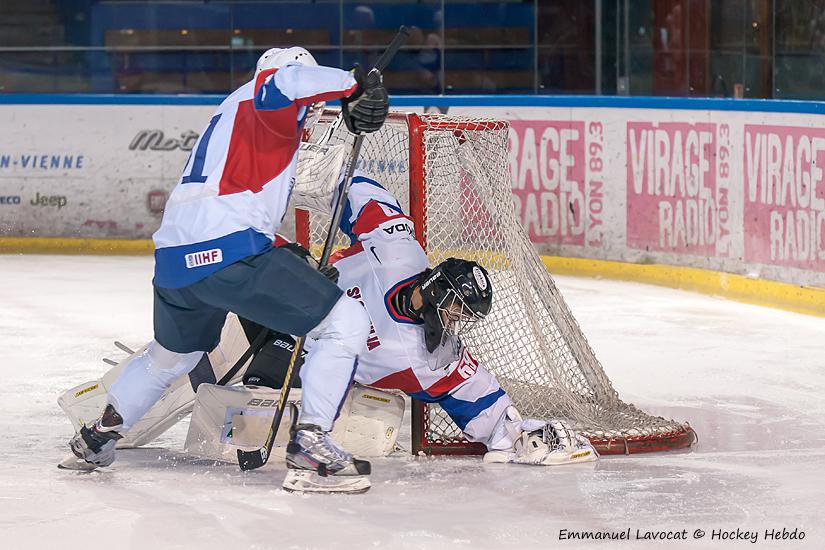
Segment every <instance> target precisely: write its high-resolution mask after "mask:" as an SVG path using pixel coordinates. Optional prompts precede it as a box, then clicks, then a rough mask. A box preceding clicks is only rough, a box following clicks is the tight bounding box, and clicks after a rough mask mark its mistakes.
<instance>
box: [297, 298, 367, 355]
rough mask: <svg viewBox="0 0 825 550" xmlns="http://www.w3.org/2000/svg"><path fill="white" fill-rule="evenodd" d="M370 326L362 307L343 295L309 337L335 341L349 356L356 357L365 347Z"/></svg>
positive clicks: (365, 311)
mask: <svg viewBox="0 0 825 550" xmlns="http://www.w3.org/2000/svg"><path fill="white" fill-rule="evenodd" d="M370 326H371V322H370V317H369V315H367V310H366V309H365V308H364V306H362V305H361V303H360V302H358V301H357V300H354V299H352V298H350V297H348V296H346V295H343V296H341V298H339V299H338V302H337V303H336V304H335V307H333V308H332V311H330V312H329V315H327V317H326V318H325V319H324V320H323V321H322V322H321V324H320V325H318V327H316V329H315V330H314V331H312V332H311V333H310V336H313V337H315V338H329V339H332V340H335V341H336V342H338V343H339V344H340V345H341V346H343V347H344V348H345V349H346V350H347V352H349V353H350V354H352V355H358V354H359V353H361V352H362V351H363V350H364V348H365V347H366V344H367V337H368V336H369V333H370Z"/></svg>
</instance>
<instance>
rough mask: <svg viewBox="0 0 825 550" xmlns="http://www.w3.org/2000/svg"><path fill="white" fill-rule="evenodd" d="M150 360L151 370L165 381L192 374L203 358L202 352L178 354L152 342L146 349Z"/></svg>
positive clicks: (154, 341)
mask: <svg viewBox="0 0 825 550" xmlns="http://www.w3.org/2000/svg"><path fill="white" fill-rule="evenodd" d="M146 354H147V356H148V359H149V369H150V370H151V371H152V373H153V374H154V375H155V376H157V377H158V378H161V379H163V380H165V381H166V380H168V381H169V382H171V381H172V380H174V379H176V378H178V377H179V376H183V375H184V374H188V373H189V372H191V371H192V370H193V369H194V368H195V367H196V366H197V364H198V362H199V361H200V360H201V357H203V352H202V351H195V352H192V353H177V352H174V351H170V350H168V349H166V348H164V347H163V346H161V345H160V344H159V343H158V342H157V341H156V340H152V342H151V343H150V344H149V347H148V348H147V349H146Z"/></svg>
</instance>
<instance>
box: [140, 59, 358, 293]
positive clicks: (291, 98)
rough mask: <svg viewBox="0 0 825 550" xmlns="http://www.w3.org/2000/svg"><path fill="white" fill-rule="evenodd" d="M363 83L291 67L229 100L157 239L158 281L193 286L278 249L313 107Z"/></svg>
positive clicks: (204, 136) (337, 73)
mask: <svg viewBox="0 0 825 550" xmlns="http://www.w3.org/2000/svg"><path fill="white" fill-rule="evenodd" d="M356 87H357V84H356V82H355V80H354V78H353V77H352V75H351V74H350V73H348V72H346V71H342V70H340V69H335V68H331V67H309V66H304V65H287V66H285V67H282V68H280V69H270V70H267V71H263V72H261V73H260V74H259V75H258V76H257V77H256V78H255V80H252V81H250V82H247V83H246V84H244V85H243V86H241V87H240V88H238V89H237V90H236V91H235V92H234V93H232V94H231V95H230V96H229V97H227V98H226V99H225V100H224V101H223V102H222V103H221V104H220V106H219V107H218V109H217V111H216V112H215V114H214V116H213V117H212V118H211V120H210V121H209V124H208V125H207V126H206V128H205V129H204V131H203V132H202V133H201V136H200V138H199V139H198V142H197V143H196V144H195V146H194V148H193V149H192V154H191V155H190V156H189V160H188V161H187V162H186V166H185V168H184V170H183V174H182V175H181V177H180V180H179V181H178V184H177V186H176V187H175V188H174V190H173V191H172V193H171V195H170V197H169V200H168V202H167V204H166V208H165V211H164V214H163V220H162V222H161V225H160V228H159V229H158V230H157V232H155V234H154V236H153V239H154V242H155V279H154V284H155V285H157V286H159V287H163V288H181V287H184V286H188V285H190V284H192V283H195V282H197V281H199V280H201V279H203V278H204V277H206V276H208V275H210V274H211V273H214V272H215V271H217V270H219V269H221V268H223V267H226V266H227V265H230V264H232V263H234V262H236V261H238V260H240V259H242V258H245V257H247V256H252V255H255V254H260V253H262V252H264V251H266V250H267V249H268V248H269V247H271V246H272V240H273V237H274V235H275V233H276V232H277V231H278V228H279V227H280V225H281V221H282V219H283V217H284V214H285V212H286V208H287V203H288V202H289V198H290V195H291V193H292V188H293V186H294V184H295V171H296V167H297V152H298V146H299V144H300V140H301V134H302V129H303V124H304V120H305V119H306V116H307V114H308V112H309V108H310V106H311V105H312V104H313V103H315V102H318V101H326V100H332V99H340V98H342V97H348V96H349V95H350V94H352V93H353V92H354V91H355V89H356Z"/></svg>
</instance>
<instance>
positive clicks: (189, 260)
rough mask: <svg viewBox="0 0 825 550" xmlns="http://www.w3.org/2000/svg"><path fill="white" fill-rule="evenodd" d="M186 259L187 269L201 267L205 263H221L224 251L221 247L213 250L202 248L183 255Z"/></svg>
mask: <svg viewBox="0 0 825 550" xmlns="http://www.w3.org/2000/svg"><path fill="white" fill-rule="evenodd" d="M183 258H184V260H186V269H192V268H194V267H201V266H203V265H210V264H219V263H221V262H222V261H223V252H222V251H221V249H220V248H213V249H212V250H202V251H200V252H193V253H191V254H187V255H186V256H184V257H183Z"/></svg>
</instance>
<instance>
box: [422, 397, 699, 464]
mask: <svg viewBox="0 0 825 550" xmlns="http://www.w3.org/2000/svg"><path fill="white" fill-rule="evenodd" d="M427 414H428V413H427V405H426V404H424V403H422V402H420V401H416V400H413V404H412V420H413V431H412V454H414V455H422V454H423V455H428V456H439V455H483V454H484V453H486V452H487V447H486V446H485V445H484V444H482V443H473V442H471V441H467V440H466V439H463V438H460V437H457V438H453V439H444V438H433V431H432V430H429V429H428V428H427V421H426V417H427ZM588 439H589V440H590V444H591V445H593V447H594V448H595V449H596V450H597V451H598V452H599V454H600V455H601V456H615V455H633V454H642V453H660V452H665V451H678V450H684V449H689V448H691V447H692V446H693V445H695V444H696V442H697V441H698V437H697V435H696V432H695V431H694V430H693V428H691V427H690V425H689V424H684V425H683V426H682V429H679V430H674V431H671V432H667V433H657V434H653V435H639V436H627V437H589V438H588Z"/></svg>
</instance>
